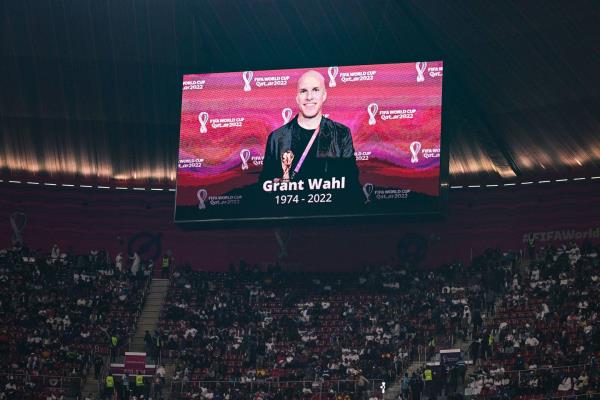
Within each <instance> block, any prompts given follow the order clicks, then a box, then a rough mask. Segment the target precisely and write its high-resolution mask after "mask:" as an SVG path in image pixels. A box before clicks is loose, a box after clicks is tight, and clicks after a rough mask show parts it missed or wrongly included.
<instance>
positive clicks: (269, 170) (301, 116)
mask: <svg viewBox="0 0 600 400" xmlns="http://www.w3.org/2000/svg"><path fill="white" fill-rule="evenodd" d="M295 100H296V104H297V106H298V113H297V115H296V116H295V117H294V118H292V119H291V120H290V121H289V122H288V123H286V124H285V125H283V126H282V127H280V128H278V129H276V130H274V131H273V132H271V133H270V134H269V137H268V139H267V145H266V149H265V157H264V161H263V169H262V172H261V174H260V178H259V181H260V182H261V183H263V182H265V181H267V180H272V181H275V182H277V181H283V182H285V181H293V180H296V181H297V180H300V179H311V178H324V179H329V178H334V177H335V178H337V179H341V178H342V177H344V178H345V185H346V188H345V192H346V193H348V192H352V191H354V193H355V194H356V193H358V195H360V190H357V188H359V187H360V185H359V182H358V168H357V166H356V158H355V156H354V144H353V142H352V134H351V132H350V128H348V127H347V126H345V125H343V124H341V123H339V122H335V121H333V120H331V119H329V118H326V117H325V116H324V115H323V104H324V103H325V101H326V100H327V90H326V89H325V78H324V77H323V75H322V74H321V73H319V72H317V71H315V70H310V71H307V72H305V73H304V74H302V75H301V76H300V78H299V79H298V83H297V92H296V99H295Z"/></svg>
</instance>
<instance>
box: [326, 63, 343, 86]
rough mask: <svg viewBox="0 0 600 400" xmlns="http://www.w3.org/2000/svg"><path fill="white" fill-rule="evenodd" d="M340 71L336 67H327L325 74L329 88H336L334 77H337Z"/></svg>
mask: <svg viewBox="0 0 600 400" xmlns="http://www.w3.org/2000/svg"><path fill="white" fill-rule="evenodd" d="M339 71H340V69H339V68H338V67H329V68H328V69H327V74H328V75H329V87H336V86H337V84H336V83H335V77H336V76H337V74H338V72H339Z"/></svg>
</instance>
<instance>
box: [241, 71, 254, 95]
mask: <svg viewBox="0 0 600 400" xmlns="http://www.w3.org/2000/svg"><path fill="white" fill-rule="evenodd" d="M253 76H254V73H253V72H252V71H244V72H242V78H243V79H244V92H249V91H251V90H252V87H251V86H250V82H252V77H253Z"/></svg>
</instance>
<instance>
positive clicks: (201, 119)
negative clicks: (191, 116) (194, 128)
mask: <svg viewBox="0 0 600 400" xmlns="http://www.w3.org/2000/svg"><path fill="white" fill-rule="evenodd" d="M198 122H200V133H206V132H207V129H206V123H207V122H208V113H207V112H204V111H202V112H201V113H200V114H198Z"/></svg>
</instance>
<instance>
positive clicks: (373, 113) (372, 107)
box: [367, 103, 379, 125]
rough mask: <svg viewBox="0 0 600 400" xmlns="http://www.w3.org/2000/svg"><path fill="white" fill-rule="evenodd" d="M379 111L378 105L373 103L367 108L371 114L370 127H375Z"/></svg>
mask: <svg viewBox="0 0 600 400" xmlns="http://www.w3.org/2000/svg"><path fill="white" fill-rule="evenodd" d="M377 110H379V107H378V106H377V103H371V104H369V106H368V107H367V112H368V113H369V125H375V124H376V123H377V121H376V120H375V116H376V115H377Z"/></svg>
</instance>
